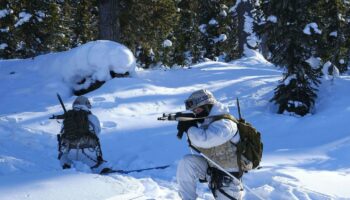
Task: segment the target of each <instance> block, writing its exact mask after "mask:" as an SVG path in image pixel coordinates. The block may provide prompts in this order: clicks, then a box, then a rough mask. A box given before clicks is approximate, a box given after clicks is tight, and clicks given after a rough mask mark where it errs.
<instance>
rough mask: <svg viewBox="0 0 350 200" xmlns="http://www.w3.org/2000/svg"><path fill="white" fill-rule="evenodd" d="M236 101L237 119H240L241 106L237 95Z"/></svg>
mask: <svg viewBox="0 0 350 200" xmlns="http://www.w3.org/2000/svg"><path fill="white" fill-rule="evenodd" d="M236 102H237V110H238V117H239V120H242V115H241V107H240V106H239V100H238V97H237V99H236Z"/></svg>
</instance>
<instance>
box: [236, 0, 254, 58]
mask: <svg viewBox="0 0 350 200" xmlns="http://www.w3.org/2000/svg"><path fill="white" fill-rule="evenodd" d="M252 9H253V6H252V2H251V0H248V1H241V3H240V4H239V5H238V6H237V15H238V51H239V55H240V57H242V56H244V45H245V44H247V37H248V36H249V33H247V32H245V31H244V25H245V13H247V14H248V15H249V16H250V17H251V16H252V13H251V11H252Z"/></svg>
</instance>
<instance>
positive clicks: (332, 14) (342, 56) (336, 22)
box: [312, 0, 350, 73]
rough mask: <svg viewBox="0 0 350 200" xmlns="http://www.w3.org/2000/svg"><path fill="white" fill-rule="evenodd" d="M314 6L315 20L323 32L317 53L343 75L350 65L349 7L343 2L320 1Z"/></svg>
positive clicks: (335, 0) (324, 61)
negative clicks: (347, 15)
mask: <svg viewBox="0 0 350 200" xmlns="http://www.w3.org/2000/svg"><path fill="white" fill-rule="evenodd" d="M313 6H314V8H313V9H312V10H313V13H314V15H315V16H314V20H315V21H316V22H317V24H319V25H320V29H321V30H322V40H321V41H320V43H319V45H318V47H317V48H318V49H317V51H318V52H319V54H320V57H321V58H322V61H323V63H327V62H330V63H332V65H334V66H335V67H337V68H338V69H339V71H340V72H342V73H343V72H345V71H346V70H347V66H348V65H349V54H348V53H349V48H350V47H349V46H348V43H347V41H349V37H350V32H349V28H348V27H349V25H350V23H349V22H348V21H347V19H346V12H347V10H349V8H348V6H349V5H346V3H345V1H343V0H320V1H317V3H314V5H313Z"/></svg>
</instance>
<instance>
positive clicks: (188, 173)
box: [176, 102, 243, 200]
mask: <svg viewBox="0 0 350 200" xmlns="http://www.w3.org/2000/svg"><path fill="white" fill-rule="evenodd" d="M222 114H229V109H228V107H226V106H224V105H223V104H221V103H219V102H216V103H215V104H213V107H212V109H211V111H210V113H209V117H210V116H214V115H222ZM211 121H212V119H210V118H207V119H205V121H204V122H203V123H202V124H201V126H200V127H199V128H197V127H194V126H193V127H190V128H189V129H188V131H187V134H188V137H189V139H190V141H191V144H192V145H193V146H195V147H200V148H211V147H215V146H218V145H221V144H224V143H226V142H227V141H229V140H231V141H232V142H233V143H237V142H238V141H239V134H238V132H237V125H236V123H234V122H232V121H231V120H228V119H221V120H218V121H215V122H212V123H211ZM208 125H209V126H208ZM207 169H208V162H207V160H206V159H205V158H204V157H202V156H200V155H186V156H184V158H183V159H182V160H181V161H180V162H179V164H178V168H177V175H176V176H177V182H178V185H179V194H180V196H181V198H182V199H183V200H195V199H196V197H197V194H196V185H197V181H198V180H207V181H209V182H210V177H209V175H207ZM225 170H227V171H228V172H238V171H239V169H238V168H231V169H225ZM221 189H222V190H224V191H225V192H226V193H227V194H229V195H230V196H232V197H233V198H235V199H237V200H241V199H242V198H243V190H242V189H243V186H242V184H241V183H240V182H239V183H237V182H236V183H234V182H231V183H230V184H229V185H228V187H222V188H221ZM215 194H216V199H217V200H226V199H227V200H228V199H229V198H227V197H226V196H225V195H223V194H221V193H220V192H219V191H218V190H217V191H215Z"/></svg>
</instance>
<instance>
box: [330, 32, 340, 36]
mask: <svg viewBox="0 0 350 200" xmlns="http://www.w3.org/2000/svg"><path fill="white" fill-rule="evenodd" d="M329 36H333V37H338V32H337V31H333V32H331V33H330V34H329Z"/></svg>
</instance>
